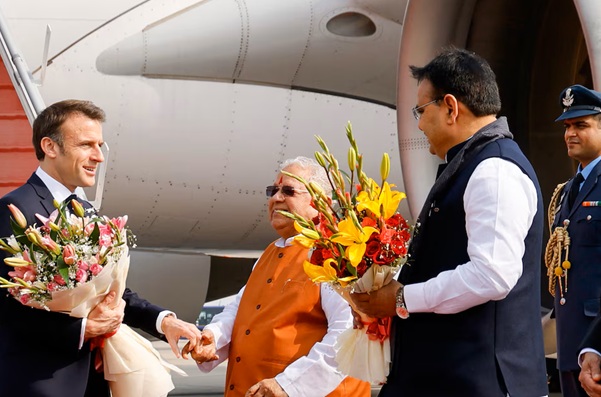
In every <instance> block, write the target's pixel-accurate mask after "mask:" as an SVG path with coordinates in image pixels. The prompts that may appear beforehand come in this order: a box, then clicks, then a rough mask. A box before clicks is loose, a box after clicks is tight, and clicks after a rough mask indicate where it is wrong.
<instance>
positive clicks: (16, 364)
mask: <svg viewBox="0 0 601 397" xmlns="http://www.w3.org/2000/svg"><path fill="white" fill-rule="evenodd" d="M104 119H105V115H104V112H103V111H102V110H101V109H100V108H98V107H96V106H95V105H94V104H92V103H91V102H87V101H78V100H67V101H62V102H58V103H55V104H53V105H51V106H49V107H48V108H46V109H45V110H44V111H43V112H42V113H40V115H39V116H38V117H37V119H36V120H35V122H34V124H33V145H34V148H35V151H36V156H37V158H38V160H39V167H38V169H37V170H36V171H35V172H34V173H33V175H32V176H31V177H30V178H29V180H28V181H27V183H26V184H24V185H23V186H21V187H19V188H18V189H16V190H14V191H13V192H11V193H8V194H7V195H5V196H4V197H2V198H1V199H0V236H3V237H4V236H10V235H11V234H12V230H11V227H10V222H9V218H10V212H9V210H8V208H7V205H8V204H14V205H16V206H17V207H18V208H19V209H20V210H21V211H22V212H23V214H24V215H25V217H26V219H27V223H28V224H30V225H32V224H34V223H36V222H37V223H38V224H39V220H37V219H36V217H35V214H36V213H39V214H41V215H44V216H48V215H49V214H50V213H51V212H52V211H53V210H54V205H53V200H57V201H59V202H62V201H64V200H65V199H67V197H68V196H70V195H71V194H73V193H77V192H78V191H79V190H80V187H85V186H92V185H93V184H94V182H95V177H96V170H97V167H98V165H99V164H100V163H101V162H102V161H104V157H103V155H102V152H101V150H100V148H101V146H102V145H103V138H102V123H103V122H104ZM86 204H87V203H86ZM5 256H6V255H5V254H4V253H2V255H1V256H0V276H2V277H5V278H7V276H8V272H9V271H10V270H11V268H9V267H8V266H7V265H5V264H4V262H3V260H2V259H3V258H4V257H5ZM115 299H118V300H119V301H118V302H114V301H115ZM0 316H1V317H2V320H1V321H0V394H1V395H2V396H5V395H6V396H7V397H8V396H10V397H84V396H85V397H92V396H93V397H107V396H109V389H108V384H107V382H106V381H105V380H104V378H103V375H102V374H101V373H98V372H97V371H96V370H95V369H94V365H93V361H94V360H93V352H91V351H90V344H89V340H90V339H91V338H93V337H95V336H101V335H105V334H108V333H111V332H113V331H115V330H117V329H118V327H119V325H120V324H121V322H124V323H126V324H128V325H130V326H132V327H136V328H141V329H143V330H145V331H146V332H149V333H150V334H153V335H155V336H157V337H161V338H166V339H167V341H168V342H169V344H170V345H171V348H172V350H173V352H174V353H175V354H176V356H178V357H179V349H178V346H177V342H178V340H179V338H180V337H186V338H188V339H190V340H192V341H196V339H197V338H200V332H199V331H198V329H197V328H196V327H195V326H194V325H193V324H189V323H186V322H184V321H181V320H179V319H177V318H176V317H175V315H174V313H173V312H170V311H167V310H164V309H162V308H160V307H158V306H155V305H153V304H152V303H150V302H148V301H146V300H144V299H142V298H140V297H139V296H138V295H137V294H136V293H134V292H132V291H131V290H129V289H126V291H125V293H124V294H123V297H122V298H121V297H115V296H114V293H111V294H109V295H108V296H107V297H106V298H105V299H104V301H102V302H101V303H100V304H99V305H98V306H97V307H96V308H94V309H93V310H92V311H91V313H90V314H89V316H88V317H87V318H85V319H78V318H73V317H70V316H68V315H66V314H61V313H54V312H49V311H45V310H39V309H33V308H30V307H27V306H24V305H21V304H20V303H19V302H17V301H16V300H15V299H14V298H12V297H10V296H9V295H7V294H6V292H4V291H3V292H2V293H1V294H0Z"/></svg>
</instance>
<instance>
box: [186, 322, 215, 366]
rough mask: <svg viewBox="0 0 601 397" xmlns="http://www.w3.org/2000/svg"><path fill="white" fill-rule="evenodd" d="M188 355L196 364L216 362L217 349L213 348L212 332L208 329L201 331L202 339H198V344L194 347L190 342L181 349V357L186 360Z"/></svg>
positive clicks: (213, 338)
mask: <svg viewBox="0 0 601 397" xmlns="http://www.w3.org/2000/svg"><path fill="white" fill-rule="evenodd" d="M188 353H190V354H191V355H192V359H193V360H194V361H196V362H197V363H198V364H202V363H204V362H207V361H214V360H218V359H219V356H218V355H217V354H216V353H217V348H216V347H215V336H214V335H213V332H211V331H210V330H208V329H206V330H204V331H202V338H201V339H200V343H197V344H196V346H194V345H193V344H192V342H188V343H186V346H184V348H183V349H182V357H183V358H185V359H186V360H187V359H188Z"/></svg>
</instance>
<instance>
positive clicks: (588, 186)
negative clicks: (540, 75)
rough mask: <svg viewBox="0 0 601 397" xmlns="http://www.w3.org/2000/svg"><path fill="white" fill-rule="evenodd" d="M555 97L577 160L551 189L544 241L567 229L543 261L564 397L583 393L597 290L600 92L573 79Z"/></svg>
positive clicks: (600, 289) (600, 270) (600, 277)
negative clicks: (586, 341) (581, 360)
mask: <svg viewBox="0 0 601 397" xmlns="http://www.w3.org/2000/svg"><path fill="white" fill-rule="evenodd" d="M559 103H560V105H561V107H562V108H563V113H562V114H561V115H560V116H559V117H558V118H557V119H556V121H562V122H563V124H564V127H565V133H564V138H565V142H566V145H567V149H568V156H570V157H571V158H572V159H574V160H576V161H577V162H578V172H577V174H576V176H575V177H574V178H572V179H571V180H570V181H568V182H567V183H566V184H565V186H564V187H563V189H561V190H558V191H557V192H556V194H555V196H556V197H557V200H556V201H555V202H554V203H555V205H554V207H555V210H554V211H555V214H554V220H553V225H552V228H553V233H552V235H551V243H550V244H549V245H550V248H549V249H551V248H555V241H556V240H557V241H562V238H557V236H559V235H561V234H564V233H566V232H567V234H568V235H569V244H570V245H569V247H568V248H569V249H568V250H566V249H565V248H566V247H559V248H563V249H562V250H561V252H562V253H561V256H558V257H557V259H556V260H555V261H547V266H548V267H549V276H550V278H549V282H550V285H549V290H550V291H551V292H552V293H553V294H554V295H555V316H556V318H557V320H556V321H557V358H558V361H557V367H558V369H559V371H560V381H561V389H562V393H563V395H564V397H578V396H586V393H585V391H584V390H583V389H582V387H581V386H580V383H579V382H578V376H579V373H580V367H579V366H578V352H579V351H580V343H581V341H582V339H583V337H584V335H585V333H586V331H587V329H588V328H589V326H590V325H591V323H592V322H593V319H594V318H595V316H596V315H597V314H598V313H599V296H600V294H601V266H600V263H599V262H600V260H601V207H600V206H599V205H601V202H600V201H598V200H601V183H598V179H599V175H601V163H600V160H601V93H599V92H597V91H593V90H590V89H588V88H586V87H583V86H581V85H573V86H570V87H567V88H566V89H564V90H563V91H562V93H561V95H560V96H559ZM554 203H553V202H552V206H553V204H554ZM563 241H565V239H563ZM558 252H559V251H558ZM566 255H567V258H566ZM547 256H549V255H547ZM566 259H567V262H566Z"/></svg>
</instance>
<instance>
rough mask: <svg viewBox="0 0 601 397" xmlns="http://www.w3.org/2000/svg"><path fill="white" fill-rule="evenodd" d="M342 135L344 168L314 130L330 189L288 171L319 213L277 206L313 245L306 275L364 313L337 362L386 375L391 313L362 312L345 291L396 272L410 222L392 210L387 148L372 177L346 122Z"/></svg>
mask: <svg viewBox="0 0 601 397" xmlns="http://www.w3.org/2000/svg"><path fill="white" fill-rule="evenodd" d="M347 138H348V140H349V142H350V145H351V146H350V148H349V152H348V164H349V172H348V173H347V172H342V171H341V170H340V168H339V163H338V161H337V160H336V159H335V158H334V156H333V155H332V154H331V153H330V151H329V149H328V147H327V145H326V144H325V142H324V141H323V140H322V139H321V138H319V137H317V140H318V142H319V144H320V146H321V148H322V149H323V151H322V152H316V153H315V158H316V160H317V162H318V163H319V164H320V165H321V166H323V167H324V169H325V171H326V172H327V174H328V179H329V181H330V184H331V190H332V193H331V194H330V193H328V192H327V190H326V189H324V188H323V187H322V186H319V185H317V184H316V183H313V182H308V181H306V180H304V179H303V178H300V177H298V176H295V175H293V174H287V175H289V176H291V177H293V178H295V179H297V180H299V181H300V182H302V183H303V184H304V185H305V187H306V188H307V190H308V192H309V193H310V194H311V197H312V205H313V206H314V208H315V209H316V210H317V212H318V216H317V217H316V218H314V219H305V218H303V217H300V216H298V215H297V214H291V213H288V212H285V211H282V214H284V215H286V216H289V217H290V218H292V219H294V220H295V228H296V230H297V231H298V232H299V235H298V236H297V237H296V238H295V243H296V244H300V245H302V246H304V247H307V248H310V249H311V250H310V253H309V259H308V260H307V261H305V262H304V264H303V266H304V269H305V272H306V273H307V275H308V276H309V277H310V278H311V279H312V280H313V281H314V282H318V283H321V282H325V283H328V284H330V285H331V286H332V288H333V289H334V290H335V291H337V292H338V293H339V294H340V295H341V296H342V297H343V298H344V299H345V300H346V301H347V302H348V303H349V304H350V305H351V307H353V309H354V310H355V311H356V312H358V313H359V314H360V315H361V317H362V321H363V324H364V327H363V328H362V329H348V330H346V331H344V332H343V333H342V334H341V335H340V336H339V338H338V340H337V343H336V346H335V349H336V361H337V363H338V369H339V370H340V371H341V372H342V373H344V374H346V375H349V376H352V377H355V378H358V379H362V380H365V381H368V382H372V383H384V382H385V381H386V377H387V375H388V372H389V368H390V362H391V356H390V338H389V332H390V322H391V319H390V318H386V319H374V318H369V317H368V316H366V315H365V314H363V313H360V312H359V311H358V310H357V309H356V308H355V307H354V304H353V301H352V299H351V297H350V294H351V293H352V292H366V293H369V292H372V291H375V290H378V289H380V288H382V287H383V286H385V285H386V284H388V283H389V282H390V281H391V280H392V279H393V278H394V276H395V274H396V273H397V272H398V271H399V270H400V268H401V266H402V265H403V264H404V263H405V262H406V260H407V248H408V245H409V240H410V238H411V227H410V226H409V224H408V223H407V222H406V220H405V219H404V218H403V216H402V215H401V214H400V213H398V212H397V210H398V206H399V204H400V202H401V200H402V199H404V198H405V194H404V193H402V192H399V191H396V190H394V185H391V184H389V183H388V182H387V179H388V174H389V170H390V159H389V157H388V154H386V153H384V155H383V157H382V162H381V167H380V173H381V183H380V184H378V183H377V182H376V181H375V180H373V179H371V178H369V177H368V176H367V175H366V174H365V173H364V172H363V157H362V155H361V154H360V153H359V150H358V147H357V144H356V142H355V139H354V137H353V134H352V128H351V125H350V123H349V124H348V126H347ZM347 187H348V189H347Z"/></svg>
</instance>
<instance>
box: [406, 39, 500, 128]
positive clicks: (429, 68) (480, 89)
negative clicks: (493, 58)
mask: <svg viewBox="0 0 601 397" xmlns="http://www.w3.org/2000/svg"><path fill="white" fill-rule="evenodd" d="M409 68H410V69H411V74H412V76H413V77H414V78H415V79H417V81H418V82H421V81H423V80H428V81H429V82H430V83H431V84H432V87H433V88H434V97H433V98H432V99H436V98H442V97H444V96H445V95H446V94H451V95H454V96H455V98H457V100H458V101H460V102H461V103H463V104H464V105H465V106H467V108H468V109H469V110H470V111H471V112H472V113H473V114H474V115H475V116H477V117H482V116H488V115H497V114H498V113H499V111H500V110H501V97H500V96H499V87H498V86H497V81H496V76H495V73H494V72H493V71H492V69H491V67H490V65H489V64H488V62H486V60H485V59H484V58H482V57H480V56H478V55H476V54H475V53H473V52H471V51H467V50H464V49H459V48H446V49H444V50H443V51H442V52H441V53H440V54H439V55H438V56H436V58H434V59H433V60H431V61H430V62H429V63H428V64H427V65H426V66H423V67H418V66H410V67H409Z"/></svg>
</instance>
